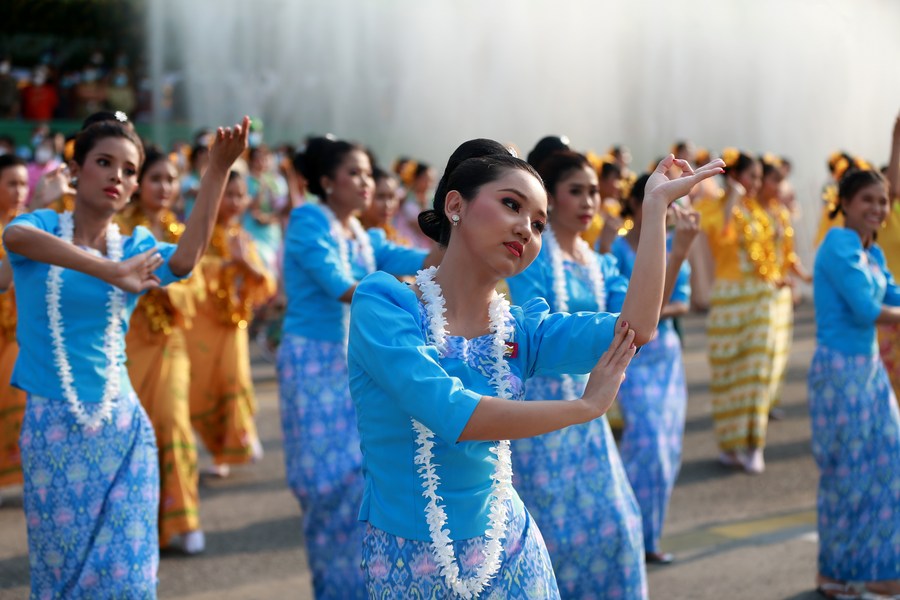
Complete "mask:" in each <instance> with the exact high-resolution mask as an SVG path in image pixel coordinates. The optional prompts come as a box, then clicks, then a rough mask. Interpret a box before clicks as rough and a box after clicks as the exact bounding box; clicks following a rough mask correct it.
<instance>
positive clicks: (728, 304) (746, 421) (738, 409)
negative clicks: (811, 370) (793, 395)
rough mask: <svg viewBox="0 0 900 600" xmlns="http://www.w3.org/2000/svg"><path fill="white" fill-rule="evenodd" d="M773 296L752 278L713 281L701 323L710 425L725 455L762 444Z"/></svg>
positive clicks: (769, 377)
mask: <svg viewBox="0 0 900 600" xmlns="http://www.w3.org/2000/svg"><path fill="white" fill-rule="evenodd" d="M774 298H775V296H774V293H773V288H772V286H771V285H769V284H767V283H765V282H763V281H760V280H755V279H748V280H746V281H743V282H732V281H726V280H721V279H720V280H717V281H716V283H715V285H714V286H713V293H712V304H711V306H710V309H709V315H708V317H707V321H706V334H707V340H708V343H709V362H710V367H711V371H712V372H711V379H710V384H709V387H710V392H711V393H712V405H713V420H714V421H715V430H716V437H717V438H718V442H719V447H720V448H721V449H722V450H725V451H735V450H743V449H746V448H762V447H764V446H765V443H766V430H767V428H768V424H769V404H770V394H771V391H770V390H771V385H772V362H773V361H772V354H773V352H774V348H775V329H774V327H772V322H773V320H774V318H773V312H774V305H775V304H774Z"/></svg>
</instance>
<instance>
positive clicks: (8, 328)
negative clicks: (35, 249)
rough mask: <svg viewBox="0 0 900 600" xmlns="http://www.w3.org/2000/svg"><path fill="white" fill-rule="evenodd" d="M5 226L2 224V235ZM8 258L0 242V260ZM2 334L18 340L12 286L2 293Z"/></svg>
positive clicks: (14, 298)
mask: <svg viewBox="0 0 900 600" xmlns="http://www.w3.org/2000/svg"><path fill="white" fill-rule="evenodd" d="M2 235H3V226H2V225H0V236H2ZM2 260H6V247H5V246H4V245H3V244H0V261H2ZM0 336H2V338H3V339H4V340H5V341H7V342H14V341H15V340H16V294H15V292H14V291H13V289H12V288H10V289H9V290H7V291H5V292H3V293H2V294H0Z"/></svg>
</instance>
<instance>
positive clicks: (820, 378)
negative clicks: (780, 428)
mask: <svg viewBox="0 0 900 600" xmlns="http://www.w3.org/2000/svg"><path fill="white" fill-rule="evenodd" d="M809 409H810V419H811V422H812V447H813V456H814V457H815V459H816V464H817V465H818V467H819V474H820V479H819V492H818V502H817V506H818V527H819V572H820V573H821V574H823V575H825V576H827V577H832V578H835V579H840V580H850V581H877V580H887V579H900V508H898V507H900V413H898V409H897V399H896V397H895V396H894V393H893V391H892V390H891V387H890V383H889V381H888V378H887V374H886V373H885V370H884V366H883V365H882V363H881V360H880V358H879V357H878V356H877V355H875V354H872V355H864V354H863V355H852V354H843V353H841V352H838V351H836V350H833V349H831V348H827V347H825V346H819V347H818V348H816V353H815V355H814V356H813V362H812V366H811V368H810V371H809Z"/></svg>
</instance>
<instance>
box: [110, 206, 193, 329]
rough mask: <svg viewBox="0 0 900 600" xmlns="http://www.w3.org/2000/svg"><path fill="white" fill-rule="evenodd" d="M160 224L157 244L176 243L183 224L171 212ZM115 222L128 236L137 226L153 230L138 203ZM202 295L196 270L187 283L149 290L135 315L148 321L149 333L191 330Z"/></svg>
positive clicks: (168, 212) (120, 214) (167, 213)
mask: <svg viewBox="0 0 900 600" xmlns="http://www.w3.org/2000/svg"><path fill="white" fill-rule="evenodd" d="M161 221H162V224H163V236H162V239H161V240H158V241H160V242H168V243H171V244H177V243H178V240H179V239H180V238H181V234H182V233H183V232H184V224H183V223H181V222H179V221H178V218H177V217H176V216H175V213H173V212H171V211H165V212H164V213H163V215H162V217H161ZM116 222H117V223H118V225H119V227H120V228H121V229H122V233H124V234H125V235H131V232H133V231H134V228H135V227H137V226H138V225H142V226H144V227H146V228H148V229H150V230H151V231H152V230H153V228H152V226H151V224H150V220H149V219H148V218H147V216H146V215H145V214H144V212H143V211H142V210H141V208H140V206H139V205H138V204H137V203H132V204H129V205H128V206H126V207H125V208H124V209H123V210H122V212H120V213H119V214H118V215H116ZM204 295H205V287H204V286H203V277H202V275H200V274H199V273H198V272H196V271H195V273H193V274H192V275H191V276H190V277H189V278H188V279H186V280H183V281H178V282H175V283H172V284H170V285H168V286H166V287H165V288H156V289H152V290H150V291H148V292H147V293H146V294H144V295H143V296H141V299H140V300H139V301H138V305H137V308H136V312H139V313H140V314H142V315H143V316H144V317H145V318H146V319H147V321H148V322H149V325H150V331H151V332H153V333H162V334H163V335H169V334H170V333H172V328H173V327H182V328H185V329H188V328H190V326H191V319H193V317H194V315H195V314H197V308H196V302H197V301H202V299H203V297H204Z"/></svg>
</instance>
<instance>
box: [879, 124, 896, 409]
mask: <svg viewBox="0 0 900 600" xmlns="http://www.w3.org/2000/svg"><path fill="white" fill-rule="evenodd" d="M885 176H886V178H887V183H888V198H891V199H892V200H891V207H890V210H889V211H888V216H887V220H885V222H884V225H883V227H882V229H881V231H879V232H878V245H879V246H880V247H881V249H882V251H884V258H885V260H886V261H887V266H888V270H889V271H890V272H891V273H900V115H897V119H896V120H895V121H894V131H893V135H892V136H891V158H890V161H889V162H888V165H887V172H886V173H885ZM898 342H900V325H897V324H893V323H882V324H879V325H878V345H879V349H880V351H881V360H882V361H884V366H885V368H886V369H887V372H888V377H889V378H890V380H891V387H892V388H894V395H896V396H897V397H898V398H900V343H898Z"/></svg>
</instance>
